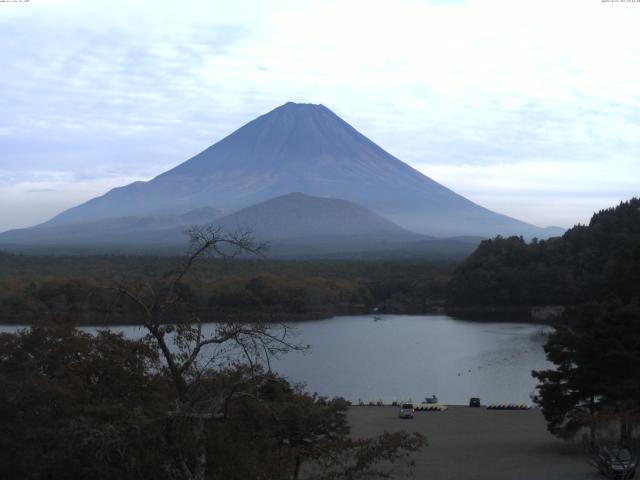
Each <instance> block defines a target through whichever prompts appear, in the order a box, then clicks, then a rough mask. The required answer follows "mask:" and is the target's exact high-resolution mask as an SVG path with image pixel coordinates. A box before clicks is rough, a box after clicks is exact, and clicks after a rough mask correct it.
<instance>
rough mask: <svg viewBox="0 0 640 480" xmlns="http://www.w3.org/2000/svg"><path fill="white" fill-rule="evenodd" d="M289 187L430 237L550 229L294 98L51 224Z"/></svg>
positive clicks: (239, 204) (225, 202)
mask: <svg viewBox="0 0 640 480" xmlns="http://www.w3.org/2000/svg"><path fill="white" fill-rule="evenodd" d="M290 192H303V193H305V194H309V195H314V196H319V197H329V198H341V199H345V200H349V201H352V202H355V203H357V204H359V205H361V206H363V207H366V208H369V209H371V210H373V211H374V212H376V213H378V214H380V215H384V216H385V217H386V218H388V219H390V220H392V221H393V222H395V223H398V224H399V225H401V226H403V227H405V228H408V229H410V230H413V231H416V232H419V233H425V234H430V235H436V236H453V235H480V236H493V235H496V234H503V235H509V234H521V235H525V236H540V237H546V236H548V235H549V232H547V231H545V230H543V229H540V228H538V227H535V226H533V225H530V224H527V223H524V222H521V221H518V220H515V219H513V218H510V217H507V216H505V215H500V214H497V213H494V212H492V211H490V210H487V209H485V208H483V207H481V206H479V205H476V204H475V203H473V202H471V201H469V200H467V199H465V198H464V197H462V196H460V195H458V194H456V193H455V192H453V191H451V190H449V189H448V188H446V187H444V186H442V185H440V184H439V183H437V182H435V181H433V180H431V179H430V178H428V177H427V176H425V175H423V174H422V173H420V172H418V171H417V170H415V169H413V168H411V167H410V166H409V165H407V164H405V163H403V162H402V161H400V160H398V159H397V158H395V157H393V156H392V155H390V154H389V153H387V152H386V151H384V150H383V149H382V148H380V147H379V146H377V145H376V144H375V143H373V142H372V141H371V140H369V139H368V138H366V137H365V136H364V135H362V134H360V133H359V132H358V131H356V130H355V129H354V128H353V127H351V126H350V125H349V124H348V123H346V122H345V121H343V120H342V119H341V118H339V117H338V116H337V115H335V114H334V113H333V112H331V111H330V110H329V109H327V108H326V107H324V106H322V105H310V104H294V103H287V104H285V105H283V106H281V107H278V108H276V109H275V110H273V111H271V112H269V113H267V114H265V115H262V116H261V117H258V118H257V119H255V120H253V121H251V122H249V123H248V124H247V125H245V126H243V127H242V128H240V129H238V130H237V131H235V132H234V133H232V134H231V135H229V136H227V137H226V138H224V139H222V140H221V141H219V142H218V143H216V144H215V145H213V146H211V147H209V148H207V149H206V150H204V151H203V152H201V153H199V154H198V155H196V156H195V157H193V158H191V159H190V160H188V161H186V162H184V163H182V164H180V165H178V166H177V167H175V168H173V169H171V170H169V171H167V172H165V173H163V174H161V175H159V176H157V177H156V178H154V179H152V180H150V181H148V182H135V183H132V184H130V185H127V186H124V187H120V188H116V189H113V190H111V191H110V192H108V193H107V194H105V195H103V196H101V197H98V198H94V199H92V200H90V201H88V202H86V203H84V204H82V205H79V206H77V207H74V208H72V209H69V210H67V211H65V212H63V213H61V214H60V215H58V216H57V217H55V218H53V219H52V220H51V221H50V222H48V223H49V224H51V225H55V224H58V225H60V224H64V223H69V222H75V221H86V220H88V219H100V218H107V217H115V216H131V215H145V216H148V215H158V214H162V215H165V214H167V213H174V214H175V213H182V212H185V211H187V210H190V209H193V208H197V207H202V206H216V207H218V208H223V209H227V210H237V209H240V208H244V207H247V206H249V205H253V204H255V203H258V202H261V201H264V200H267V199H270V198H273V197H276V196H279V195H284V194H288V193H290ZM554 233H555V232H554Z"/></svg>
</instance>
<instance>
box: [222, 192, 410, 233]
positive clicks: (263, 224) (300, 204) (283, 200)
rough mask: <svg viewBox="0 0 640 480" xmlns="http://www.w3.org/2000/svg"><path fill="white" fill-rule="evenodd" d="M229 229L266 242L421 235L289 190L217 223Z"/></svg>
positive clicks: (347, 205) (363, 212) (361, 210)
mask: <svg viewBox="0 0 640 480" xmlns="http://www.w3.org/2000/svg"><path fill="white" fill-rule="evenodd" d="M218 223H219V224H220V225H221V226H223V227H224V228H225V229H226V230H228V231H231V230H234V229H236V228H240V229H242V228H248V229H250V230H251V231H252V232H253V234H254V235H255V236H256V238H258V239H260V240H266V241H283V240H286V241H305V242H311V243H322V242H323V241H324V240H325V239H327V238H340V239H344V240H347V239H354V238H360V239H375V238H378V239H385V240H398V241H399V240H403V241H406V240H413V239H417V238H420V236H419V235H416V234H414V233H412V232H409V231H408V230H405V229H404V228H401V227H399V226H398V225H396V224H394V223H392V222H390V221H389V220H387V219H385V218H383V217H381V216H379V215H376V214H375V213H373V212H371V211H369V210H367V209H365V208H362V207H360V206H358V205H356V204H355V203H352V202H348V201H346V200H340V199H335V198H319V197H312V196H309V195H305V194H302V193H290V194H288V195H283V196H280V197H276V198H273V199H270V200H267V201H265V202H261V203H259V204H257V205H253V206H251V207H247V208H244V209H242V210H240V211H238V212H236V213H234V214H231V215H229V216H227V217H224V218H222V219H220V220H219V222H218Z"/></svg>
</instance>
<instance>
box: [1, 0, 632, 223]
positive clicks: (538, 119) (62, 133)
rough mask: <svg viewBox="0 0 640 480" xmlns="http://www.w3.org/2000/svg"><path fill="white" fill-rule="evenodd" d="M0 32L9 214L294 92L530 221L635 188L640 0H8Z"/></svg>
mask: <svg viewBox="0 0 640 480" xmlns="http://www.w3.org/2000/svg"><path fill="white" fill-rule="evenodd" d="M0 31H1V32H2V42H0V231H2V230H5V229H8V228H13V227H19V226H27V225H32V224H34V223H38V222H41V221H44V220H47V219H48V218H50V217H51V216H53V215H54V214H56V213H58V212H60V211H61V210H63V209H65V208H68V207H71V206H73V205H76V204H78V203H80V202H82V201H84V200H87V199H89V198H91V197H94V196H97V195H100V194H102V193H104V192H106V191H107V190H108V189H109V188H112V187H115V186H120V185H123V184H126V183H129V182H131V181H134V180H141V179H142V180H147V179H150V178H152V177H153V176H155V175H157V174H159V173H161V172H162V171H164V170H166V169H167V168H169V167H172V166H175V165H177V164H178V163H180V162H182V161H184V160H186V159H187V158H189V157H190V156H192V155H194V154H195V153H197V152H199V151H201V150H203V149H204V148H206V147H207V146H209V145H211V144H212V143H215V142H216V141H218V140H220V139H221V138H223V137H224V136H226V135H228V134H229V133H231V132H232V131H233V130H235V129H236V128H238V127H240V126H242V125H243V124H244V123H246V122H247V121H249V120H251V119H253V118H254V117H256V116H258V115H260V114H262V113H265V112H267V111H269V110H271V109H273V108H275V107H277V106H278V105H280V104H282V103H285V102H287V101H289V100H291V101H296V102H311V103H322V104H324V105H326V106H327V107H329V108H330V109H332V110H333V111H334V112H336V113H337V114H338V115H340V116H341V117H342V118H344V119H345V120H346V121H347V122H349V123H351V124H352V125H353V126H354V127H356V128H357V129H358V130H360V131H361V132H362V133H363V134H365V135H366V136H368V137H369V138H371V139H372V140H373V141H374V142H376V143H378V144H379V145H380V146H381V147H383V148H384V149H385V150H387V151H389V152H390V153H391V154H393V155H395V156H396V157H398V158H400V159H401V160H403V161H405V162H407V163H409V164H410V165H412V166H413V167H415V168H417V169H418V170H420V171H422V172H423V173H425V174H426V175H428V176H430V177H431V178H433V179H435V180H437V181H439V182H441V183H443V184H444V185H446V186H448V187H449V188H452V189H453V190H455V191H457V192H458V193H461V194H462V195H465V196H466V197H468V198H469V199H471V200H473V201H475V202H477V203H480V204H482V205H484V206H486V207H489V208H491V209H493V210H496V211H498V212H501V213H506V214H508V215H512V216H515V217H517V218H520V219H522V220H525V221H529V222H532V223H534V224H538V225H542V226H546V225H560V226H565V227H568V226H571V225H573V224H574V223H577V222H586V221H588V219H589V218H590V216H591V213H592V212H593V211H594V210H597V209H600V208H604V207H608V206H613V205H615V204H616V203H618V202H619V201H620V200H623V199H627V198H630V197H631V196H633V195H638V194H640V34H639V33H638V32H639V31H640V3H631V2H629V3H627V2H617V3H613V2H603V1H602V0H575V1H573V0H561V1H558V0H550V1H547V0H518V1H514V0H482V1H480V0H478V1H474V0H470V1H444V0H441V1H411V0H402V1H400V0H395V1H388V2H376V1H372V0H367V1H349V0H335V1H334V0H319V1H308V2H305V1H301V0H295V1H280V0H269V1H266V0H263V1H259V0H255V1H244V0H234V1H233V2H227V1H222V0H216V1H186V0H180V1H175V0H174V1H171V2H161V1H157V0H156V1H146V0H144V1H141V0H137V1H135V2H133V1H124V0H110V1H99V0H91V1H87V0H82V1H76V0H51V1H46V0H30V1H28V2H24V1H23V2H22V3H17V2H16V3H13V2H10V1H7V2H0Z"/></svg>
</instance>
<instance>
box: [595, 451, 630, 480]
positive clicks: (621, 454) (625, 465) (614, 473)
mask: <svg viewBox="0 0 640 480" xmlns="http://www.w3.org/2000/svg"><path fill="white" fill-rule="evenodd" d="M598 471H599V472H600V473H602V474H603V475H604V476H606V477H607V478H616V479H627V478H633V477H634V476H635V474H636V462H635V460H634V459H633V457H632V456H631V452H629V450H627V449H626V448H614V447H604V448H603V449H602V450H600V453H599V454H598Z"/></svg>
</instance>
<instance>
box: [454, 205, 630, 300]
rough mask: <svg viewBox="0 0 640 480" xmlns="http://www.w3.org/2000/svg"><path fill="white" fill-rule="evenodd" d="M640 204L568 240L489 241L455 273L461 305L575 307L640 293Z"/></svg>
mask: <svg viewBox="0 0 640 480" xmlns="http://www.w3.org/2000/svg"><path fill="white" fill-rule="evenodd" d="M639 292H640V199H637V198H634V199H632V200H630V201H627V202H623V203H621V204H620V205H619V206H618V207H615V208H610V209H607V210H603V211H600V212H598V213H596V214H594V215H593V217H592V218H591V221H590V223H589V225H588V226H585V225H578V226H575V227H573V228H572V229H570V230H568V231H567V232H566V233H565V234H564V235H563V236H562V237H556V238H551V239H549V240H540V241H538V240H535V239H534V240H533V241H531V242H530V243H527V242H525V241H524V240H523V239H522V237H510V238H502V237H497V238H495V239H493V240H485V241H483V242H482V243H481V244H480V246H479V247H478V249H477V250H476V251H475V252H474V253H473V254H472V255H471V256H470V257H469V258H467V259H466V260H465V261H464V262H463V263H462V264H461V265H460V266H459V267H458V268H457V269H456V270H455V272H454V274H453V278H452V280H451V283H450V284H449V289H448V295H447V299H448V302H449V303H452V304H457V305H575V304H580V303H585V302H590V301H604V300H606V299H609V298H619V299H621V300H622V301H623V302H625V303H626V302H629V301H631V299H632V298H633V297H637V296H638V295H639V294H640V293H639Z"/></svg>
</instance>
